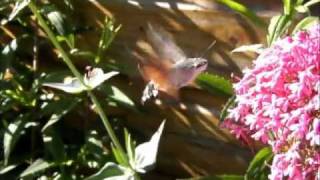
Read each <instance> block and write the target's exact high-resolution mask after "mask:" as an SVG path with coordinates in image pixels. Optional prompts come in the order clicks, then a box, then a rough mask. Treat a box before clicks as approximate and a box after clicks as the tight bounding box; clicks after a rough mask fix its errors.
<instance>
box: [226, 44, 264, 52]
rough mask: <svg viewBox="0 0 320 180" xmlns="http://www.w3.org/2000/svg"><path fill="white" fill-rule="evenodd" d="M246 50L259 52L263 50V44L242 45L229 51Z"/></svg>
mask: <svg viewBox="0 0 320 180" xmlns="http://www.w3.org/2000/svg"><path fill="white" fill-rule="evenodd" d="M248 51H249V52H255V53H257V54H260V53H261V52H262V51H263V45H262V44H250V45H243V46H240V47H237V48H236V49H234V50H232V51H231V53H235V52H248Z"/></svg>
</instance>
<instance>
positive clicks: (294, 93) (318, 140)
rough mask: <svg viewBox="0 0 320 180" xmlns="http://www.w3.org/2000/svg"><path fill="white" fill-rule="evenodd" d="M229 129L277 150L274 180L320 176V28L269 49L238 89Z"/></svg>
mask: <svg viewBox="0 0 320 180" xmlns="http://www.w3.org/2000/svg"><path fill="white" fill-rule="evenodd" d="M234 89H235V94H236V99H235V103H236V106H235V107H234V108H233V109H230V110H229V115H228V117H227V119H226V122H227V124H228V125H227V126H226V127H227V128H229V129H231V132H232V133H234V134H236V136H237V137H238V138H239V137H247V138H248V137H251V138H253V139H255V140H259V141H261V142H263V143H266V144H269V145H271V146H272V150H273V152H274V159H273V162H272V165H271V174H270V175H269V179H273V180H277V179H288V180H294V179H310V178H311V179H312V178H315V177H316V176H317V173H319V172H318V171H320V152H319V151H320V24H316V25H314V26H312V27H310V28H309V29H308V30H307V31H301V32H298V33H296V34H294V35H293V36H292V37H285V38H283V39H280V40H278V41H277V42H275V43H274V44H273V45H272V46H271V47H270V48H267V49H265V50H264V51H263V52H262V53H261V54H260V56H259V57H258V58H257V59H256V60H255V61H254V66H253V67H252V69H246V70H244V76H243V78H242V79H241V80H240V81H239V82H237V83H235V84H234Z"/></svg>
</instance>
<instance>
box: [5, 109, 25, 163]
mask: <svg viewBox="0 0 320 180" xmlns="http://www.w3.org/2000/svg"><path fill="white" fill-rule="evenodd" d="M27 118H28V114H25V115H21V116H19V117H18V118H17V119H16V120H15V121H14V122H12V123H10V124H9V125H8V128H7V130H6V131H5V133H4V135H3V150H4V153H3V154H4V164H5V165H6V164H8V160H9V156H10V153H11V152H12V150H13V149H14V147H15V145H16V142H17V141H18V139H19V138H20V137H21V135H22V131H23V130H24V125H25V123H26V119H27Z"/></svg>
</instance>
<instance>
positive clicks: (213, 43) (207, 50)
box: [200, 40, 217, 58]
mask: <svg viewBox="0 0 320 180" xmlns="http://www.w3.org/2000/svg"><path fill="white" fill-rule="evenodd" d="M216 42H217V41H216V40H213V41H212V42H211V44H210V45H209V46H208V47H207V49H205V50H204V51H203V53H202V54H201V56H200V58H203V57H204V56H205V55H206V54H207V53H208V52H209V50H210V49H211V48H212V47H213V46H214V45H215V44H216Z"/></svg>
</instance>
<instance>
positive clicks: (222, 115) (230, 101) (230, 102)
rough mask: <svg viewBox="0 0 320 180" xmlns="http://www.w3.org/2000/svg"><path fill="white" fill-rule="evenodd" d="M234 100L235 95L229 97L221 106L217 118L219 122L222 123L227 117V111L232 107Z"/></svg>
mask: <svg viewBox="0 0 320 180" xmlns="http://www.w3.org/2000/svg"><path fill="white" fill-rule="evenodd" d="M235 99H236V96H235V95H233V96H231V97H230V98H229V99H228V101H227V103H226V104H225V105H224V106H223V108H222V111H221V113H220V117H219V120H220V122H223V121H224V119H225V118H226V117H227V115H228V110H229V109H230V108H231V107H232V106H233V105H234V101H235Z"/></svg>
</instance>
